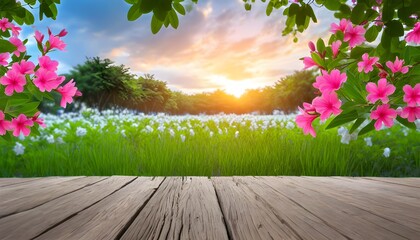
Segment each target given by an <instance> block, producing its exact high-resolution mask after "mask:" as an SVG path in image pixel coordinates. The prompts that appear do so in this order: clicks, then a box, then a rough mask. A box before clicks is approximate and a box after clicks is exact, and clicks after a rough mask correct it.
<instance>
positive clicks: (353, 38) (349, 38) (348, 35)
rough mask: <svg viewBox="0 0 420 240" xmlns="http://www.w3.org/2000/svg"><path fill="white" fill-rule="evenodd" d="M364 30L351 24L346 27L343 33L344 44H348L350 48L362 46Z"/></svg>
mask: <svg viewBox="0 0 420 240" xmlns="http://www.w3.org/2000/svg"><path fill="white" fill-rule="evenodd" d="M365 32H366V30H365V29H364V28H363V27H362V26H356V27H353V26H352V25H351V24H349V25H348V26H347V29H346V32H345V33H344V39H343V40H344V42H349V46H350V48H353V47H355V46H358V45H360V44H362V43H363V42H364V41H365V40H366V39H365Z"/></svg>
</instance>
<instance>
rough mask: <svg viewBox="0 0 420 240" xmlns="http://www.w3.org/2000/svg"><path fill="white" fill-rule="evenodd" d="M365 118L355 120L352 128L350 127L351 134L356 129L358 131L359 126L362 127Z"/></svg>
mask: <svg viewBox="0 0 420 240" xmlns="http://www.w3.org/2000/svg"><path fill="white" fill-rule="evenodd" d="M365 120H366V119H364V118H358V119H357V120H356V122H354V124H353V126H351V129H350V131H349V133H350V134H352V133H353V132H354V131H356V129H357V128H358V127H360V125H362V123H363V122H364V121H365Z"/></svg>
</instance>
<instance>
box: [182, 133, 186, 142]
mask: <svg viewBox="0 0 420 240" xmlns="http://www.w3.org/2000/svg"><path fill="white" fill-rule="evenodd" d="M181 141H182V142H185V136H184V135H182V134H181Z"/></svg>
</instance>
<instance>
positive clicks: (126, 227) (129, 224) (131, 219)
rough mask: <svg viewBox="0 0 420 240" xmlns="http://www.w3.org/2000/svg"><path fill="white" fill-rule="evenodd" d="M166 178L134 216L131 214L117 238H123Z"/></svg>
mask: <svg viewBox="0 0 420 240" xmlns="http://www.w3.org/2000/svg"><path fill="white" fill-rule="evenodd" d="M154 179H155V177H153V178H152V180H154ZM165 180H166V177H165V178H164V179H163V180H162V182H161V183H160V184H159V186H157V188H155V190H154V191H153V192H152V194H150V197H149V198H148V199H147V200H146V201H144V203H143V204H142V205H141V206H140V207H139V208H138V209H137V211H136V212H135V213H134V214H133V216H131V218H130V219H129V220H128V222H127V223H126V224H125V225H124V227H123V228H122V229H121V230H120V232H119V233H118V234H117V236H116V237H115V239H116V240H117V239H118V240H119V239H121V237H122V236H123V235H124V234H125V233H126V231H127V230H128V228H129V227H130V226H131V224H133V222H134V220H136V218H137V216H138V215H139V214H140V212H141V211H142V210H143V209H144V208H145V207H146V205H147V203H148V202H149V201H150V199H152V197H153V196H154V195H155V193H156V192H157V190H158V189H159V188H160V186H161V185H162V183H163V182H164V181H165Z"/></svg>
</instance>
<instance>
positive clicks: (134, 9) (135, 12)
mask: <svg viewBox="0 0 420 240" xmlns="http://www.w3.org/2000/svg"><path fill="white" fill-rule="evenodd" d="M141 15H142V13H141V12H140V6H139V5H138V4H134V5H133V6H131V7H130V9H129V10H128V13H127V20H128V21H134V20H136V19H138V18H139V17H141Z"/></svg>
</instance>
